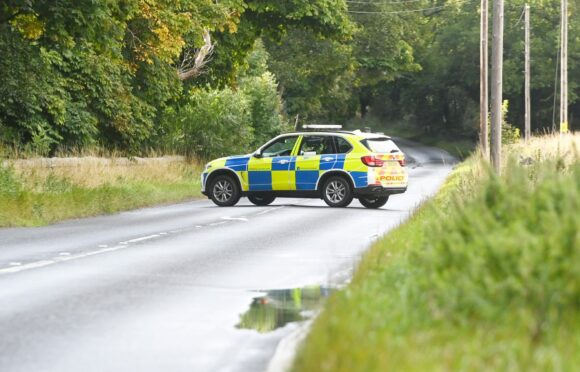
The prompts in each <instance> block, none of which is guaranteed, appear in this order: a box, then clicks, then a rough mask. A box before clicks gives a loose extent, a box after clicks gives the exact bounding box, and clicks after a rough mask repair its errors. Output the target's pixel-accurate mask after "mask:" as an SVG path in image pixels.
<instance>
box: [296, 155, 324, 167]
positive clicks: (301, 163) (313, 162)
mask: <svg viewBox="0 0 580 372" xmlns="http://www.w3.org/2000/svg"><path fill="white" fill-rule="evenodd" d="M298 168H300V169H298ZM319 169H320V155H314V156H310V157H308V158H305V157H304V156H298V157H296V170H301V171H303V170H319Z"/></svg>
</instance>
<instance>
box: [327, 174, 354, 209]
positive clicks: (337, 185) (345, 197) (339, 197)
mask: <svg viewBox="0 0 580 372" xmlns="http://www.w3.org/2000/svg"><path fill="white" fill-rule="evenodd" d="M353 197H354V196H353V192H352V186H351V185H350V182H348V180H347V179H346V178H344V177H340V176H334V177H330V178H329V179H328V180H326V182H325V183H324V186H322V198H323V199H324V201H325V202H326V204H328V206H329V207H333V208H343V207H346V206H348V205H349V204H350V203H351V202H352V199H353Z"/></svg>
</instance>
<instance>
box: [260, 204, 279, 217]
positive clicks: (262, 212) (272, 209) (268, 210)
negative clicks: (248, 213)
mask: <svg viewBox="0 0 580 372" xmlns="http://www.w3.org/2000/svg"><path fill="white" fill-rule="evenodd" d="M281 208H284V206H283V205H282V206H280V207H275V208H268V209H266V210H265V211H261V212H258V213H256V216H260V215H262V214H266V213H270V212H273V211H275V210H278V209H281Z"/></svg>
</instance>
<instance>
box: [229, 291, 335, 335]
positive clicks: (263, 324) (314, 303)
mask: <svg viewBox="0 0 580 372" xmlns="http://www.w3.org/2000/svg"><path fill="white" fill-rule="evenodd" d="M332 291H333V289H331V288H328V287H322V286H311V287H304V288H293V289H276V290H270V291H260V292H263V293H265V295H262V296H259V297H255V298H254V299H253V301H252V304H251V305H250V309H248V311H246V312H245V313H243V314H241V315H240V322H239V323H238V325H236V328H242V329H254V330H256V331H258V332H260V333H266V332H270V331H273V330H275V329H277V328H280V327H283V326H285V325H286V324H288V323H292V322H299V321H302V320H306V319H309V318H311V317H312V316H313V315H314V313H315V312H316V311H317V310H319V309H320V308H321V306H322V304H323V303H324V300H325V299H326V298H327V297H328V296H329V295H330V293H332Z"/></svg>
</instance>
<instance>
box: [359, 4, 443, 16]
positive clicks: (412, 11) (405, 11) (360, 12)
mask: <svg viewBox="0 0 580 372" xmlns="http://www.w3.org/2000/svg"><path fill="white" fill-rule="evenodd" d="M445 7H446V5H441V6H436V7H433V8H423V9H412V10H397V11H394V12H371V11H362V10H360V11H359V10H347V12H349V13H355V14H399V13H414V12H423V11H427V10H439V9H443V8H445Z"/></svg>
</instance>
